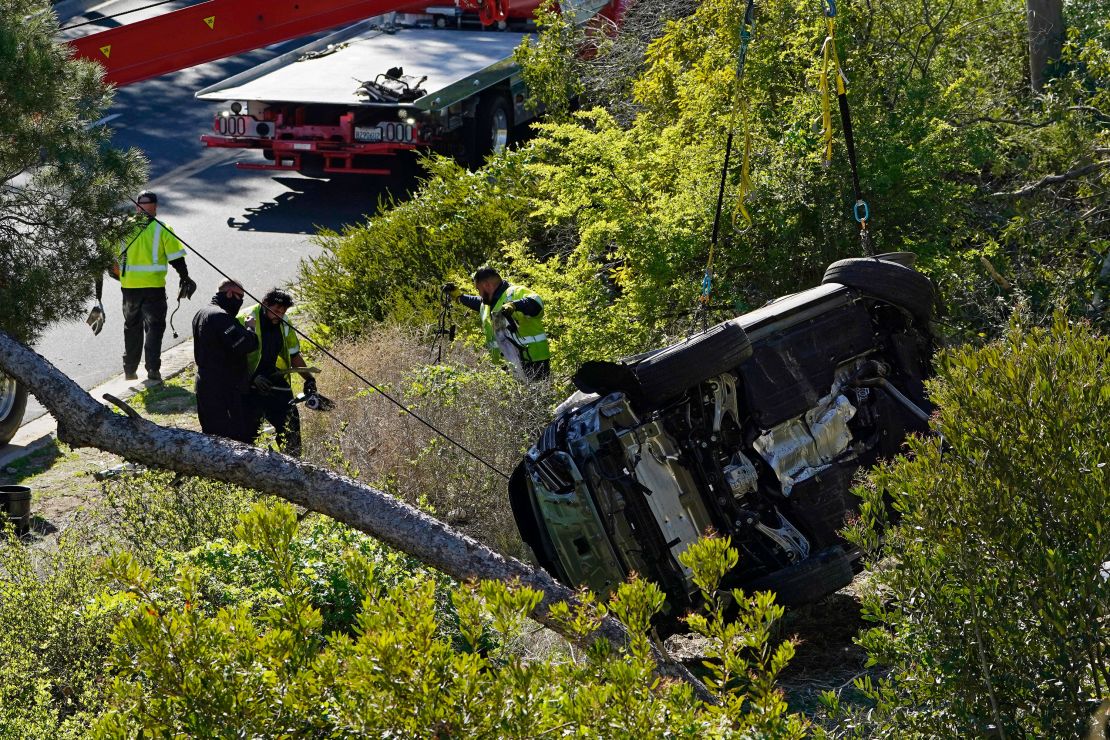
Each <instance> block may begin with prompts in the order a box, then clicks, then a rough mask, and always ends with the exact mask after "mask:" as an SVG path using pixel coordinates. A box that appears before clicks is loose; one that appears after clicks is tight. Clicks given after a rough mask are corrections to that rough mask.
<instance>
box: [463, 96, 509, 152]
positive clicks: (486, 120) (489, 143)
mask: <svg viewBox="0 0 1110 740" xmlns="http://www.w3.org/2000/svg"><path fill="white" fill-rule="evenodd" d="M512 131H513V106H512V103H510V102H509V98H508V97H507V96H506V95H504V94H503V93H489V94H487V95H485V96H483V97H482V100H481V101H480V102H479V103H478V112H477V114H475V116H474V121H473V126H472V128H471V130H470V132H469V134H470V135H469V136H467V137H466V138H467V142H466V145H467V152H466V160H467V163H468V164H469V165H470V166H471V167H472V168H475V169H477V168H478V167H481V166H482V165H483V164H484V163H485V161H486V157H488V156H489V155H490V154H497V153H500V152H502V151H504V150H505V148H506V147H507V146H509V142H510V140H511V138H512Z"/></svg>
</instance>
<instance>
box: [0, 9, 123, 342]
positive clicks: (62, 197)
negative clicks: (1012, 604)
mask: <svg viewBox="0 0 1110 740" xmlns="http://www.w3.org/2000/svg"><path fill="white" fill-rule="evenodd" d="M57 31H58V25H57V17H56V16H55V15H54V12H53V10H52V9H51V7H50V5H49V4H48V3H47V2H45V0H12V1H10V2H5V3H3V4H2V5H0V268H2V269H0V327H3V328H4V330H6V331H8V332H10V333H11V334H12V335H13V336H15V337H17V338H18V339H20V340H22V341H25V342H31V341H34V339H35V338H36V337H37V336H38V335H39V334H40V333H41V332H42V331H43V330H44V329H45V328H46V327H47V326H48V325H49V324H51V323H53V322H55V321H59V320H62V319H70V318H74V317H76V316H77V315H79V314H80V313H81V312H82V311H83V310H85V309H86V308H87V306H86V305H85V301H86V299H87V298H88V297H90V296H91V295H92V288H93V279H94V277H95V276H96V275H97V274H99V273H100V272H101V271H102V270H104V269H105V268H106V267H107V266H108V264H110V262H111V259H112V255H111V254H110V253H109V251H108V250H106V249H105V248H103V247H101V246H100V245H99V243H98V241H99V240H100V239H101V238H103V237H105V236H110V235H113V234H118V233H119V232H120V231H121V229H122V228H123V225H122V218H121V217H120V215H119V214H118V213H115V212H114V210H115V209H116V207H117V204H118V203H119V202H120V201H121V200H122V199H124V198H125V197H126V196H127V195H129V194H130V193H131V192H133V191H134V189H135V188H136V187H137V185H138V184H139V183H140V182H142V180H143V178H144V177H145V163H144V161H143V159H142V157H141V156H140V155H139V154H138V153H137V152H135V151H127V152H123V151H120V150H117V149H113V148H112V147H111V146H110V145H109V143H108V137H109V134H108V131H107V130H106V129H104V128H103V127H95V126H92V124H93V123H94V122H96V121H97V120H98V119H99V118H100V117H101V116H102V114H103V112H104V111H105V110H106V109H107V107H108V105H109V103H110V102H111V89H110V88H109V87H108V86H107V85H105V84H104V83H103V82H102V80H101V78H100V74H101V70H100V67H99V66H98V65H97V64H95V63H92V62H88V61H78V60H76V59H72V58H70V57H69V51H68V47H66V46H64V45H61V44H58V43H57V42H56V41H55V35H56V34H57Z"/></svg>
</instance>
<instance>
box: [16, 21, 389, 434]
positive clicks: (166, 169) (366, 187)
mask: <svg viewBox="0 0 1110 740" xmlns="http://www.w3.org/2000/svg"><path fill="white" fill-rule="evenodd" d="M147 4H149V3H148V2H142V1H136V0H110V1H109V2H101V3H96V2H91V1H86V0H65V1H64V2H61V3H59V4H57V5H56V6H55V9H56V10H57V11H58V13H59V17H60V18H61V20H62V25H63V26H64V25H68V24H70V23H79V22H81V21H83V20H88V19H97V18H100V19H102V20H99V21H98V22H97V24H96V25H91V26H84V27H82V28H75V29H71V30H69V31H63V37H65V38H73V37H76V36H81V35H85V34H88V33H92V32H95V31H96V30H98V29H104V28H109V27H112V26H115V25H119V24H120V23H130V22H133V21H134V20H136V19H138V18H141V17H143V15H151V14H155V13H161V12H166V11H167V10H169V9H172V8H174V7H182V6H184V5H188V4H190V3H187V2H182V3H176V4H172V5H164V6H161V7H159V8H156V9H152V10H147V11H143V12H142V13H136V14H130V15H127V16H124V17H122V18H117V19H108V20H103V17H104V16H108V15H113V14H115V13H119V12H121V11H124V10H128V9H131V8H137V7H141V6H143V5H147ZM311 38H312V37H308V38H306V39H298V40H295V41H288V42H284V43H281V44H276V45H274V46H272V47H269V48H267V49H262V50H256V51H254V52H250V53H247V54H243V55H241V56H238V57H233V58H229V59H224V60H220V61H216V62H211V63H209V64H204V65H201V66H198V67H194V68H191V69H188V70H183V71H181V72H177V73H174V74H170V75H165V76H163V77H159V78H156V79H152V80H146V81H144V82H140V83H136V84H134V85H130V86H127V87H123V88H120V89H119V90H118V91H117V94H116V98H115V101H114V103H113V105H112V107H111V109H110V110H109V111H108V112H107V114H106V116H105V119H103V120H104V124H103V125H106V126H108V127H110V128H111V129H112V131H113V141H114V143H115V144H116V145H117V146H119V147H124V148H128V147H134V148H137V149H139V150H141V151H142V152H143V153H144V154H145V155H146V157H147V158H148V159H149V161H150V185H149V187H150V188H151V189H153V190H155V191H156V192H157V193H158V196H159V209H158V217H159V218H160V219H162V220H164V221H165V222H166V223H167V224H169V225H170V226H171V227H172V228H173V229H174V231H175V232H176V233H177V234H178V236H179V237H181V238H182V239H183V240H184V241H186V242H187V243H188V244H190V245H191V246H192V247H194V248H195V251H196V252H197V253H198V254H202V255H204V256H205V257H207V258H208V259H209V260H211V261H212V262H213V263H215V264H216V265H217V266H219V267H220V269H222V270H223V271H224V272H226V273H228V274H229V275H231V276H233V277H234V278H236V279H237V280H239V281H240V282H242V283H243V285H244V286H245V287H246V289H247V290H248V291H249V292H252V293H254V294H255V295H259V296H260V295H261V293H264V292H265V291H266V290H269V289H270V288H272V287H275V286H282V285H288V284H289V283H290V282H292V281H294V280H295V279H296V275H297V268H298V265H299V264H300V262H301V260H302V259H303V258H305V257H308V256H312V255H315V254H318V253H319V247H317V246H316V245H315V244H314V243H313V240H312V237H313V234H315V233H316V231H317V230H318V228H320V227H326V228H329V229H340V228H342V227H343V226H344V225H347V224H353V223H358V222H361V221H363V220H365V217H366V216H367V215H370V214H372V213H373V211H374V208H375V206H376V204H377V203H378V199H379V197H380V196H381V195H382V193H383V192H384V190H385V189H387V188H389V187H390V186H391V185H393V183H389V182H386V181H384V180H382V179H373V178H367V179H364V180H351V179H344V180H336V181H328V180H314V179H309V178H304V177H301V176H299V175H296V174H291V173H266V172H258V171H254V172H252V171H249V170H239V169H236V167H235V165H234V162H235V161H236V160H241V161H246V160H251V159H255V160H257V161H261V158H260V155H256V154H249V153H248V154H243V153H237V152H236V151H235V150H220V149H206V148H205V147H204V146H203V144H201V142H200V135H201V134H202V133H206V132H207V131H209V130H210V128H211V123H212V116H213V115H214V113H215V112H216V111H217V110H218V106H216V105H213V104H211V103H206V102H201V101H198V100H196V99H194V97H193V93H194V92H195V91H196V90H199V89H200V88H202V87H205V86H207V85H210V84H212V83H214V82H217V81H219V80H221V79H223V78H225V77H228V76H230V75H233V74H236V73H238V72H240V71H242V70H244V69H247V68H249V67H251V66H254V65H255V64H259V63H261V62H263V61H265V60H267V59H269V58H271V57H273V56H276V55H277V54H279V53H283V52H285V51H289V50H290V49H293V48H296V47H297V46H299V45H301V44H304V43H307V42H308V40H309V39H311ZM198 254H192V255H190V256H188V257H187V258H186V261H187V263H188V265H189V274H190V276H191V277H192V278H193V279H194V280H195V281H196V282H197V284H198V286H199V288H198V290H197V293H196V295H195V296H194V297H193V299H192V301H185V302H182V304H181V309H180V311H178V313H177V316H176V318H175V319H174V324H175V326H176V327H177V331H178V335H179V336H178V338H177V339H174V338H173V336H172V334H171V332H170V330H169V329H168V328H167V330H166V336H165V340H164V345H163V346H164V347H170V346H173V345H176V344H178V343H179V342H181V341H184V340H185V339H187V338H188V337H189V336H190V324H191V321H192V317H193V314H194V313H195V311H196V310H197V309H198V308H199V307H200V306H201V305H203V304H204V303H207V302H208V300H209V299H210V298H211V296H212V294H213V293H214V292H215V288H216V286H217V285H218V284H219V282H220V280H221V279H222V278H221V277H220V276H219V274H218V273H217V272H216V271H215V270H213V269H212V268H211V267H209V266H208V265H206V264H204V262H203V261H202V260H201V259H199V257H198ZM167 293H168V294H169V296H170V298H171V302H170V310H171V311H172V310H173V307H174V302H173V300H172V299H173V298H175V297H176V293H177V276H176V274H175V273H174V272H173V270H170V277H169V279H168V280H167ZM104 307H105V310H106V312H107V317H108V320H107V325H106V326H105V328H104V331H103V332H101V334H100V335H99V336H96V337H94V336H93V335H92V332H90V331H89V328H88V327H87V326H86V325H85V324H84V323H83V322H82V321H76V322H73V323H69V324H62V325H58V326H56V327H53V328H52V329H51V330H50V331H49V332H47V334H46V335H45V336H44V337H43V338H42V340H41V341H40V342H39V343H38V344H37V345H36V346H35V349H36V350H38V352H39V353H41V354H42V355H43V356H45V357H46V358H47V359H48V360H50V361H51V362H52V363H54V365H55V366H57V367H58V368H59V369H61V370H62V371H63V372H65V373H66V374H67V375H69V376H70V377H71V378H73V379H74V380H76V381H77V382H78V383H80V384H81V386H82V387H83V388H86V389H88V388H92V387H94V386H96V385H98V384H99V383H101V382H103V381H104V380H106V379H108V378H109V377H111V376H113V375H116V374H118V373H120V372H121V371H122V369H123V367H122V362H121V356H122V354H123V318H122V313H121V307H120V290H119V284H118V283H115V282H113V281H111V280H107V279H106V280H105V284H104ZM139 373H140V377H142V375H143V369H142V367H141V366H140V369H139ZM43 413H44V409H43V408H42V406H41V405H39V404H38V403H37V402H36V401H34V399H30V400H29V403H28V408H27V413H26V415H25V416H24V423H26V422H28V421H31V420H32V419H34V418H37V417H38V416H41V415H42V414H43Z"/></svg>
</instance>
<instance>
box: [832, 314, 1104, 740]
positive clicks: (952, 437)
mask: <svg viewBox="0 0 1110 740" xmlns="http://www.w3.org/2000/svg"><path fill="white" fill-rule="evenodd" d="M1108 363H1110V339H1107V338H1106V337H1104V336H1099V335H1096V334H1094V333H1092V332H1091V331H1090V328H1089V327H1088V326H1086V325H1084V324H1069V323H1068V321H1067V320H1066V319H1065V318H1064V317H1063V315H1061V314H1057V315H1056V317H1055V319H1054V321H1053V323H1052V325H1051V326H1050V327H1049V328H1047V329H1027V328H1024V327H1022V326H1021V325H1020V324H1019V323H1017V322H1014V323H1013V324H1012V325H1011V327H1010V329H1009V332H1008V333H1007V335H1006V336H1005V337H1004V339H1002V340H1001V341H999V342H997V343H994V344H991V345H988V346H986V347H983V348H982V349H961V350H952V351H949V352H946V353H945V354H943V355H942V356H941V357H940V359H939V362H938V367H939V377H938V378H937V380H935V381H934V382H933V383H932V386H931V393H932V398H933V400H934V401H935V402H936V403H937V405H938V406H939V412H938V414H937V416H936V417H935V418H934V421H933V428H934V430H935V431H936V432H939V434H940V435H942V437H943V439H942V437H938V436H934V437H929V438H921V439H913V440H911V441H910V445H909V446H910V455H909V456H908V457H905V458H900V459H898V460H896V461H895V462H893V463H892V464H890V465H888V466H886V467H883V468H881V469H878V470H877V471H876V472H874V473H873V474H872V476H871V482H870V485H869V486H868V487H866V488H865V489H864V490H862V491H861V495H862V496H863V508H862V519H861V521H860V523H859V524H858V525H857V527H856V528H855V530H854V531H853V532H852V538H853V539H854V540H855V541H856V542H857V543H858V544H860V545H861V546H863V547H864V548H865V549H866V550H868V551H869V553H870V556H871V562H872V564H873V567H874V568H875V570H874V573H873V580H874V582H875V585H876V592H875V593H872V594H871V595H870V596H869V597H868V598H867V600H866V602H865V615H866V616H867V617H868V618H869V619H871V620H873V621H875V622H877V623H878V624H879V626H878V627H876V628H875V629H873V630H870V631H868V632H866V633H865V634H863V636H862V637H861V639H860V642H861V644H862V645H863V646H865V647H866V648H867V650H868V651H869V653H870V656H871V660H872V661H874V662H876V663H879V664H881V665H886V666H890V668H891V671H892V673H891V674H890V678H889V680H883V681H882V682H880V683H879V684H877V685H870V683H869V682H868V683H867V684H865V685H864V686H863V688H865V689H866V690H867V693H868V694H869V695H870V696H871V697H872V698H873V699H875V700H877V701H878V702H879V708H880V710H881V711H882V713H883V714H884V718H885V721H886V722H887V723H888V725H889V727H890V728H892V731H897V732H899V733H901V732H908V731H910V730H915V731H918V732H922V733H924V734H927V735H939V736H949V737H955V736H976V735H983V734H988V733H989V732H993V731H1004V732H1005V734H1006V735H1007V736H1010V737H1013V736H1030V737H1075V736H1076V735H1077V734H1079V733H1081V731H1082V728H1083V725H1084V724H1085V722H1086V720H1087V717H1088V715H1090V713H1091V711H1092V710H1093V706H1092V702H1094V703H1097V702H1098V701H1101V700H1103V699H1106V698H1108V697H1110V667H1108V666H1110V632H1108V631H1107V629H1106V620H1107V618H1108V617H1107V614H1108V611H1110V582H1108V581H1107V573H1106V571H1105V570H1104V566H1103V565H1102V564H1103V563H1104V561H1107V560H1108V559H1110V545H1108V544H1107V531H1108V530H1107V524H1106V506H1107V492H1108V491H1110V467H1108V465H1110V459H1108V451H1110V423H1108V422H1107V420H1108V419H1110V371H1108V369H1107V368H1108ZM884 498H888V500H890V501H891V502H892V505H893V509H894V511H895V512H897V514H898V519H897V520H896V522H894V523H892V522H891V521H890V520H889V519H888V518H887V516H886V515H885V514H884V513H883V511H884ZM991 728H994V729H993V730H992V729H991Z"/></svg>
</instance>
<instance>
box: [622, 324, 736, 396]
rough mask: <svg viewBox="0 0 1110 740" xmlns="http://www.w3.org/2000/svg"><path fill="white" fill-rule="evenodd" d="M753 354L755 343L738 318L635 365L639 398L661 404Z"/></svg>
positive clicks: (664, 349) (662, 350) (658, 352)
mask: <svg viewBox="0 0 1110 740" xmlns="http://www.w3.org/2000/svg"><path fill="white" fill-rule="evenodd" d="M751 356H752V343H751V342H750V341H748V335H747V334H746V333H745V332H744V327H742V326H741V325H740V322H739V321H738V320H737V319H731V320H729V321H724V322H722V323H720V324H717V325H716V326H712V327H710V328H709V329H707V330H706V331H704V332H701V333H699V334H695V335H694V336H692V337H688V338H686V339H684V340H682V341H681V342H677V343H675V344H672V345H671V346H669V347H665V348H663V349H661V350H658V351H656V352H652V353H650V354H648V355H647V356H646V357H644V358H643V359H641V360H638V361H637V362H636V363H635V364H634V365H632V372H633V373H634V374H635V376H636V380H637V381H638V384H639V393H638V396H639V399H638V400H639V401H640V402H641V404H646V405H649V406H659V405H661V404H664V403H666V402H668V401H670V400H672V399H674V398H676V397H678V396H680V395H682V394H683V393H685V392H686V390H687V389H689V388H690V387H691V386H694V385H697V384H698V383H701V382H702V381H705V380H708V379H709V378H712V377H715V376H717V375H720V374H721V373H725V372H728V371H730V370H735V369H736V368H737V366H739V365H740V363H742V362H743V361H744V360H746V359H748V358H749V357H751Z"/></svg>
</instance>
